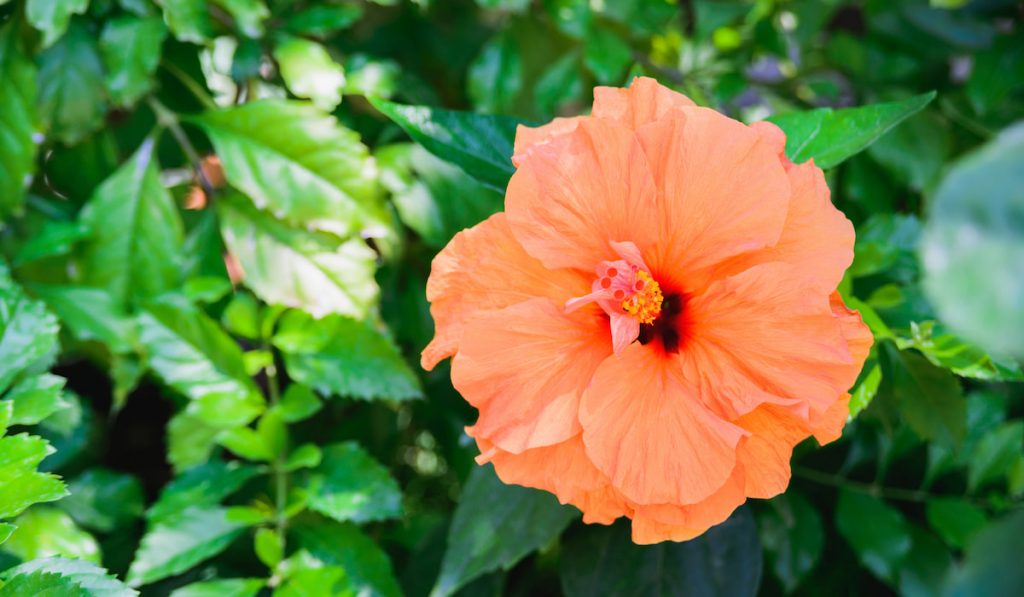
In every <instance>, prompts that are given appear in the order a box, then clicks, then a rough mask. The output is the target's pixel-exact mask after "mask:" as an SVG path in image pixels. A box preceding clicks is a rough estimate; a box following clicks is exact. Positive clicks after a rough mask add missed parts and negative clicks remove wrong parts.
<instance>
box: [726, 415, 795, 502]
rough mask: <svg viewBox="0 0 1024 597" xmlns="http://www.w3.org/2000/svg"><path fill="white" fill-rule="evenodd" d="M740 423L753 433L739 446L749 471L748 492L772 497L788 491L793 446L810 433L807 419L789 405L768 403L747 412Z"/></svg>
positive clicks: (746, 485) (744, 465) (756, 496)
mask: <svg viewBox="0 0 1024 597" xmlns="http://www.w3.org/2000/svg"><path fill="white" fill-rule="evenodd" d="M736 424H737V425H740V426H741V427H743V428H744V429H746V430H747V431H749V432H750V433H751V436H750V437H748V438H747V440H746V441H744V442H743V444H742V445H740V449H739V460H740V463H742V465H743V469H744V471H745V472H746V474H745V476H744V482H745V493H746V495H747V496H749V497H755V498H770V497H774V496H776V495H778V494H780V493H782V492H783V491H785V490H786V487H787V486H788V485H789V478H790V470H789V460H790V457H791V456H792V455H793V446H795V445H797V444H798V443H800V442H801V441H803V440H804V439H805V438H806V437H807V436H808V435H810V429H809V427H808V424H807V420H806V419H801V418H800V417H797V416H795V415H794V414H793V413H792V412H791V411H790V410H787V409H785V408H781V407H778V406H776V405H772V404H766V405H764V406H762V407H760V408H758V409H757V410H755V411H753V412H750V413H748V414H746V415H744V416H743V417H742V418H740V419H739V420H738V421H736Z"/></svg>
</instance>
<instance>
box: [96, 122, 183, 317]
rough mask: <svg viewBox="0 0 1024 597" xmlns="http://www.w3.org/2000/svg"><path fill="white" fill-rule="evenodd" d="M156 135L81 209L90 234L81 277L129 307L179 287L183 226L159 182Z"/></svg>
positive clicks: (97, 190)
mask: <svg viewBox="0 0 1024 597" xmlns="http://www.w3.org/2000/svg"><path fill="white" fill-rule="evenodd" d="M155 150H156V144H155V143H154V141H153V139H147V140H146V141H143V143H142V145H141V146H140V147H139V149H138V151H136V152H135V155H134V156H132V158H131V159H129V160H128V161H127V162H125V164H124V165H123V166H121V167H120V168H118V169H117V171H116V172H114V174H113V175H111V176H110V178H108V179H107V180H105V181H103V184H101V185H100V186H99V187H98V188H97V189H96V192H95V193H94V194H93V196H92V199H90V200H89V202H88V203H87V204H86V206H85V207H84V208H83V209H82V214H81V221H82V223H83V224H85V225H86V226H88V227H89V229H90V230H91V235H90V238H89V240H88V241H87V242H86V243H85V245H84V251H83V257H82V269H83V279H84V280H85V281H86V282H87V283H88V284H89V285H93V286H97V287H102V288H105V289H107V290H109V292H110V294H111V295H112V296H113V297H114V298H115V299H116V300H118V301H120V302H121V303H120V304H121V305H123V306H125V307H126V308H127V307H131V306H134V305H137V304H139V303H140V302H141V301H142V300H144V299H146V298H149V297H153V296H156V295H158V294H160V293H162V292H164V291H166V290H168V289H170V288H173V287H174V286H175V285H176V282H177V277H178V267H179V263H178V255H179V253H180V251H181V246H182V242H183V235H184V233H183V226H182V223H181V219H180V218H179V216H178V212H177V210H176V209H175V207H174V201H173V199H171V196H170V193H168V192H167V190H166V189H165V188H164V186H163V185H162V184H160V174H159V171H158V169H157V166H156V161H155V155H154V152H155Z"/></svg>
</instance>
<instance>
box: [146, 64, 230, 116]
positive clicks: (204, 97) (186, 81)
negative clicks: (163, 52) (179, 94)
mask: <svg viewBox="0 0 1024 597" xmlns="http://www.w3.org/2000/svg"><path fill="white" fill-rule="evenodd" d="M160 66H162V67H164V69H166V70H167V72H169V73H171V74H172V75H174V78H175V79H177V80H179V81H181V84H182V85H184V86H185V87H186V88H187V89H188V90H189V91H190V92H192V95H193V96H195V98H196V99H197V100H199V103H201V104H202V105H203V107H204V108H206V109H207V110H216V109H217V104H216V103H215V102H214V101H213V98H211V97H210V94H208V93H207V92H206V90H205V89H203V88H202V86H200V85H199V83H196V81H195V79H193V78H192V77H190V76H189V75H188V73H186V72H185V71H183V70H181V69H180V68H179V67H178V66H177V65H176V64H173V63H171V62H161V63H160Z"/></svg>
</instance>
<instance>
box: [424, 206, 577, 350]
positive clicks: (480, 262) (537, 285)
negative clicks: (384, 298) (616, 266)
mask: <svg viewBox="0 0 1024 597" xmlns="http://www.w3.org/2000/svg"><path fill="white" fill-rule="evenodd" d="M589 289H590V282H589V280H588V278H587V277H585V276H583V275H581V274H578V273H576V272H572V271H549V270H548V269H546V268H545V267H544V266H543V265H541V263H540V262H539V261H537V260H536V259H534V258H533V257H530V256H529V255H527V254H526V251H524V250H523V248H522V247H521V246H520V245H519V243H518V242H517V241H516V239H515V238H513V236H512V233H511V231H510V229H509V226H508V221H507V219H506V218H505V214H503V213H499V214H495V215H493V216H491V217H490V218H488V219H487V220H485V221H483V222H481V223H480V224H477V225H476V226H474V227H473V228H470V229H469V230H463V231H462V232H460V233H458V234H456V235H455V238H453V239H452V240H451V242H450V243H448V246H446V247H445V248H444V250H442V251H441V252H440V253H438V254H437V257H435V258H434V263H433V267H432V268H431V272H430V278H429V280H427V300H429V301H430V303H431V305H430V314H431V315H432V316H433V318H434V326H435V331H434V339H433V340H432V341H431V342H430V344H429V345H428V346H427V348H426V349H424V351H423V355H422V358H421V364H422V366H423V368H424V369H428V370H429V369H433V368H434V366H435V365H437V363H438V362H440V361H441V360H442V359H444V358H447V357H449V356H451V355H453V354H455V351H456V350H457V349H458V345H459V340H460V338H461V337H462V329H463V326H464V324H465V322H466V321H467V320H468V319H470V318H471V317H472V316H473V315H475V314H476V313H478V312H480V311H483V310H488V309H501V308H504V307H507V306H509V305H513V304H516V303H520V302H523V301H525V300H528V299H531V298H534V297H538V296H541V297H548V298H551V299H552V300H554V301H555V302H556V303H557V304H563V303H564V302H565V301H566V300H568V299H569V298H572V297H574V296H580V295H581V294H585V293H586V292H588V291H589Z"/></svg>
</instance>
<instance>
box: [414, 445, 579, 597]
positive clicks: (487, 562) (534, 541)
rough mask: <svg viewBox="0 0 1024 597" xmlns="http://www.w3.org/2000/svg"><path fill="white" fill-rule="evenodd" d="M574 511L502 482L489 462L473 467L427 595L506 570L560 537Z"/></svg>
mask: <svg viewBox="0 0 1024 597" xmlns="http://www.w3.org/2000/svg"><path fill="white" fill-rule="evenodd" d="M577 516H579V512H578V511H577V510H575V509H574V508H570V507H568V506H562V505H560V504H559V503H558V500H557V499H555V497H554V496H553V495H551V494H549V493H546V492H542V491H537V490H536V489H529V488H526V487H520V486H518V485H506V484H504V483H502V482H501V480H500V479H498V476H497V475H495V474H494V469H493V467H491V466H490V465H486V466H481V467H476V468H474V469H473V472H471V473H470V475H469V479H468V480H467V481H466V485H465V487H464V488H463V490H462V497H461V498H460V499H459V505H458V506H456V508H455V516H454V518H453V519H452V526H451V528H450V529H449V531H448V548H447V550H446V551H445V554H444V560H443V561H442V563H441V574H440V576H439V577H438V579H437V584H435V585H434V589H433V591H432V592H431V595H434V596H435V597H440V596H447V595H452V594H453V593H455V592H456V591H457V590H458V589H459V588H461V587H463V586H465V585H466V583H468V582H469V581H471V580H473V579H474V578H477V577H478V576H480V575H482V574H485V573H487V572H493V571H495V570H499V569H502V570H508V569H509V568H511V567H512V566H513V565H514V564H515V563H516V562H518V561H519V560H521V559H522V558H523V557H524V556H526V555H527V554H529V553H530V552H532V551H534V550H536V549H539V548H541V547H543V546H545V545H547V544H548V542H550V541H551V540H552V539H554V538H555V537H558V535H560V534H561V532H562V531H563V530H565V527H567V526H569V523H570V522H571V521H572V520H573V519H575V518H576V517H577Z"/></svg>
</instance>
